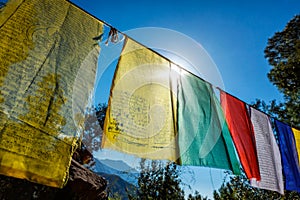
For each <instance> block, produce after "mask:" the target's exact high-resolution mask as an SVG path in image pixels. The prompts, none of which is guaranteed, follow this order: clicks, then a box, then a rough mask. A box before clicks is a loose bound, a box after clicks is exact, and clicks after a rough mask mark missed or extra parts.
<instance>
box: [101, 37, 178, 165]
mask: <svg viewBox="0 0 300 200" xmlns="http://www.w3.org/2000/svg"><path fill="white" fill-rule="evenodd" d="M175 77H176V73H175V71H173V70H172V67H171V65H170V62H168V61H167V60H166V59H164V58H162V57H161V56H159V55H158V54H156V53H154V52H153V51H151V50H149V49H147V48H145V47H143V46H142V45H140V44H138V43H136V42H135V41H133V40H131V39H129V38H126V40H125V43H124V48H123V51H122V55H121V57H120V59H119V62H118V66H117V69H116V72H115V75H114V80H113V84H112V88H111V94H110V99H109V104H108V109H107V115H106V118H105V124H104V136H103V140H102V147H103V148H110V149H114V150H118V151H121V152H125V153H129V154H133V155H137V156H139V157H141V158H148V159H168V160H172V161H175V160H176V158H178V156H177V150H176V147H177V145H176V144H177V136H176V127H175V126H176V125H175V121H176V119H175V115H174V113H176V112H175V109H176V97H175V95H176V92H174V90H175V89H174V88H172V81H173V80H174V79H175Z"/></svg>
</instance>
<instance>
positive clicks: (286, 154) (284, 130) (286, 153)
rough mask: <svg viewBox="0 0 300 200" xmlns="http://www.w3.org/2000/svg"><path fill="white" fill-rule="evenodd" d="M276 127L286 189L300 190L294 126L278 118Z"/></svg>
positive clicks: (299, 169) (299, 171) (299, 168)
mask: <svg viewBox="0 0 300 200" xmlns="http://www.w3.org/2000/svg"><path fill="white" fill-rule="evenodd" d="M275 127H276V133H277V136H278V141H279V149H280V152H281V160H282V166H283V173H284V177H285V189H286V190H291V191H297V192H300V167H299V161H298V154H297V149H296V144H295V138H294V135H293V132H292V128H291V127H290V126H288V125H287V124H285V123H283V122H280V121H278V120H275Z"/></svg>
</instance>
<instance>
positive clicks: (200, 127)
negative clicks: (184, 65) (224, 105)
mask: <svg viewBox="0 0 300 200" xmlns="http://www.w3.org/2000/svg"><path fill="white" fill-rule="evenodd" d="M177 98H178V136H179V140H178V142H179V150H180V162H181V164H182V165H194V166H207V167H215V168H221V169H230V170H232V171H233V173H234V174H240V168H239V162H238V160H237V157H236V153H235V150H234V146H233V143H232V139H231V137H230V133H229V130H228V127H227V124H226V122H225V120H224V116H223V113H222V109H221V106H220V104H219V103H218V102H217V101H216V97H215V96H214V93H213V90H212V88H211V85H210V84H208V83H207V82H205V81H203V80H201V79H200V78H198V77H196V76H194V75H192V74H190V73H188V72H186V71H183V70H181V73H180V78H179V84H178V96H177Z"/></svg>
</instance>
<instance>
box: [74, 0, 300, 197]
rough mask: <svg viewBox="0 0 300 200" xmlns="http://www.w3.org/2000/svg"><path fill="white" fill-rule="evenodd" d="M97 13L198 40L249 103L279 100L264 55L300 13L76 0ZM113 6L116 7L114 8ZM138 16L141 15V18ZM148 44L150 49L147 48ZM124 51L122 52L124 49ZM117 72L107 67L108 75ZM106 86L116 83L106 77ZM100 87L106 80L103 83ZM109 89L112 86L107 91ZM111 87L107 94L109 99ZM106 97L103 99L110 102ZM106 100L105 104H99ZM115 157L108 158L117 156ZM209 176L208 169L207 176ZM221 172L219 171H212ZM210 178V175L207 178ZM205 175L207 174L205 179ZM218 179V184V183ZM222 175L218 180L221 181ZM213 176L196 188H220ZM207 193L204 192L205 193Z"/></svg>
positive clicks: (235, 4)
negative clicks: (278, 33) (273, 38)
mask: <svg viewBox="0 0 300 200" xmlns="http://www.w3.org/2000/svg"><path fill="white" fill-rule="evenodd" d="M73 2H75V3H76V4H78V5H79V6H80V7H82V8H83V9H85V10H87V11H88V12H90V13H92V14H93V15H95V16H97V17H99V18H101V19H103V20H104V21H107V22H108V23H110V24H111V25H113V26H115V27H116V28H118V29H119V30H121V31H127V30H130V29H135V28H139V27H145V26H146V27H147V26H150V27H162V28H170V29H173V30H175V31H179V32H181V33H184V34H186V35H188V36H190V37H192V38H193V39H195V40H196V41H197V42H199V43H200V44H201V45H203V47H204V48H205V49H206V50H207V51H208V53H209V55H210V56H211V58H212V59H213V61H214V62H215V63H216V65H217V67H218V69H219V70H220V74H221V76H222V80H223V81H224V85H225V90H226V91H227V92H229V93H231V94H233V95H235V96H237V97H239V98H240V99H242V100H244V101H245V102H247V103H250V102H251V101H254V99H255V98H261V99H264V100H266V101H269V100H271V99H274V98H276V99H280V98H281V96H280V95H279V93H278V91H277V89H276V88H275V87H273V86H272V85H271V84H270V83H269V81H268V79H267V77H266V73H267V72H268V71H269V66H268V64H267V62H266V60H265V59H264V57H263V49H264V47H265V46H266V43H267V38H268V37H271V36H272V35H273V34H274V32H275V31H280V30H282V29H283V28H284V26H285V24H286V23H287V22H288V21H289V20H290V19H291V18H292V17H293V16H294V15H295V14H297V13H298V12H299V9H298V8H299V7H300V5H299V2H298V1H296V0H292V1H263V2H262V1H251V2H240V1H230V2H226V3H224V2H222V1H209V2H207V1H188V2H186V1H185V2H182V1H172V2H170V1H163V2H162V1H151V2H150V1H149V2H143V3H140V4H137V3H136V2H135V1H126V2H125V1H114V2H105V3H104V2H103V4H104V5H105V8H104V9H103V8H102V7H101V6H100V5H102V4H99V2H95V4H98V5H99V6H95V4H93V3H92V2H88V3H87V2H86V1H81V0H77V1H75V0H74V1H73ZM110 3H113V5H110ZM137 16H138V17H137ZM136 36H137V35H135V37H134V39H136V40H137V41H140V42H142V43H143V44H146V45H148V44H147V42H148V43H149V44H150V46H151V41H150V42H149V41H147V39H144V38H143V35H142V34H140V35H139V37H136ZM148 46H149V45H148ZM120 49H121V48H120ZM109 70H110V71H111V72H110V73H111V74H112V73H113V70H112V69H107V70H106V72H107V74H109V72H108V71H109ZM102 79H103V80H105V81H103V82H102V84H100V85H103V83H104V84H105V82H109V83H110V81H111V79H108V78H105V77H104V76H103V77H102ZM100 83H101V80H100ZM108 88H109V87H108ZM108 91H109V89H107V92H106V96H108ZM107 99H108V98H107V97H105V98H103V100H104V101H107ZM100 102H103V101H100ZM112 155H113V154H107V155H106V156H107V157H108V158H109V157H113V156H112ZM206 174H207V175H208V176H209V171H207V172H206ZM213 174H218V173H213ZM208 176H207V177H208ZM202 177H203V176H202ZM216 180H217V178H215V179H214V180H213V181H215V182H216ZM220 180H222V177H220V178H219V181H220ZM213 181H211V179H210V178H209V177H208V179H206V180H205V181H203V182H210V183H211V185H210V186H212V187H213V188H212V187H210V189H208V188H207V184H201V181H200V182H198V183H197V184H196V185H198V186H200V185H201V187H198V188H206V190H212V189H217V188H218V186H217V187H216V186H215V183H214V182H213ZM204 194H205V192H204Z"/></svg>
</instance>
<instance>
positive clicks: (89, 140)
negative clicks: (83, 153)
mask: <svg viewBox="0 0 300 200" xmlns="http://www.w3.org/2000/svg"><path fill="white" fill-rule="evenodd" d="M106 109H107V104H104V103H103V104H98V105H97V106H96V107H91V108H87V109H86V112H85V120H84V130H83V137H82V143H83V144H85V146H86V148H87V149H88V150H89V151H90V152H93V151H98V150H99V149H100V146H101V138H102V133H103V126H104V121H105V114H106Z"/></svg>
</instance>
